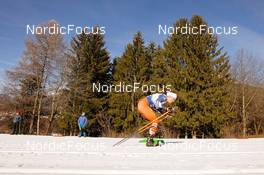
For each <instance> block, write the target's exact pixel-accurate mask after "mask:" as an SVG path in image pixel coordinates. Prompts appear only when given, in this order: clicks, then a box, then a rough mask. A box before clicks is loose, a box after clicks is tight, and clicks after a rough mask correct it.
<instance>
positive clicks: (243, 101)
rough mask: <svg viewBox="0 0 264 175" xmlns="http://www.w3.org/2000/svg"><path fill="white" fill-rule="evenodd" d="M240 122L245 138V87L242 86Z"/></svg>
mask: <svg viewBox="0 0 264 175" xmlns="http://www.w3.org/2000/svg"><path fill="white" fill-rule="evenodd" d="M242 122H243V137H246V132H247V128H246V127H247V122H246V107H245V85H244V83H243V85H242Z"/></svg>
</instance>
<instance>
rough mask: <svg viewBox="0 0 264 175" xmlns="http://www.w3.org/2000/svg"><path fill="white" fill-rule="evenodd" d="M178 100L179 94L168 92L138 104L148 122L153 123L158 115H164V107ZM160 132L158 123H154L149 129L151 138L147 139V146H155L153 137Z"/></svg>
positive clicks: (157, 94) (142, 100)
mask: <svg viewBox="0 0 264 175" xmlns="http://www.w3.org/2000/svg"><path fill="white" fill-rule="evenodd" d="M176 98H177V94H175V93H173V92H170V91H167V92H166V93H155V94H152V95H149V96H147V97H144V98H142V99H141V100H139V102H138V111H139V112H140V114H141V115H142V116H143V117H144V118H145V119H147V120H149V121H153V120H155V119H156V118H157V115H156V113H160V114H161V113H163V112H165V111H166V109H165V107H164V105H165V104H166V103H168V104H171V103H173V102H174V101H175V100H176ZM157 131H158V121H155V122H153V123H152V125H151V127H150V128H149V136H148V139H147V143H146V145H147V146H155V145H154V140H153V137H154V136H155V134H156V132H157Z"/></svg>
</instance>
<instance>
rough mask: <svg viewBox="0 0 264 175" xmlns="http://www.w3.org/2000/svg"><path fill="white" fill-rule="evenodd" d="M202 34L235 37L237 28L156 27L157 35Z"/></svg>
mask: <svg viewBox="0 0 264 175" xmlns="http://www.w3.org/2000/svg"><path fill="white" fill-rule="evenodd" d="M203 33H208V34H211V35H237V34H238V26H216V27H213V26H207V25H200V26H198V27H197V26H190V25H187V24H186V25H185V26H182V27H178V26H176V27H175V26H167V25H161V24H159V25H158V34H159V35H173V34H176V35H177V34H183V35H200V34H203Z"/></svg>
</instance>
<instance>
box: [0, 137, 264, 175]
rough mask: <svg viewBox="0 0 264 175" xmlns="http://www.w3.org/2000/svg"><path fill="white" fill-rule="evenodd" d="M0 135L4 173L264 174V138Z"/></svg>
mask: <svg viewBox="0 0 264 175" xmlns="http://www.w3.org/2000/svg"><path fill="white" fill-rule="evenodd" d="M119 140H120V138H78V137H52V136H26V135H18V136H13V135H0V174H151V175H153V174H264V139H204V140H202V139H195V140H193V139H189V140H185V139H165V141H166V142H167V144H166V145H163V146H161V147H145V146H144V145H143V144H140V143H138V141H139V139H130V140H128V141H127V142H125V143H123V144H122V145H120V146H117V147H112V145H113V144H114V143H115V142H117V141H119Z"/></svg>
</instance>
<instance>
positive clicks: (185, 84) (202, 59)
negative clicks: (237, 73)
mask: <svg viewBox="0 0 264 175" xmlns="http://www.w3.org/2000/svg"><path fill="white" fill-rule="evenodd" d="M186 24H187V25H188V26H190V27H198V28H199V26H200V25H207V24H206V22H205V21H204V20H203V19H202V18H201V17H200V16H193V17H192V18H191V20H190V21H188V20H187V19H180V20H179V21H178V22H177V23H176V24H175V27H176V26H177V27H182V26H185V25H186ZM164 45H165V54H166V57H167V59H168V66H169V67H168V74H169V78H170V82H171V83H172V85H173V88H174V90H176V92H178V94H179V97H180V98H179V102H178V105H179V107H180V108H181V110H182V112H181V113H179V114H178V115H176V117H175V118H174V119H175V121H174V122H175V123H176V124H175V125H176V126H178V127H179V128H184V129H183V130H186V131H188V132H191V134H192V135H193V136H194V137H195V136H196V135H197V134H201V135H203V134H205V135H207V136H219V132H220V129H221V126H222V124H223V123H224V120H225V119H226V118H227V116H228V113H229V111H228V110H229V109H228V107H227V105H228V104H229V91H228V89H229V85H230V82H231V78H230V74H229V61H228V57H227V55H226V53H222V48H218V41H217V37H216V36H214V35H211V34H209V33H207V32H204V33H201V34H182V33H178V34H173V35H172V36H170V37H169V38H168V39H167V40H166V41H165V43H164ZM180 122H182V124H180ZM197 132H198V133H197Z"/></svg>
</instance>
